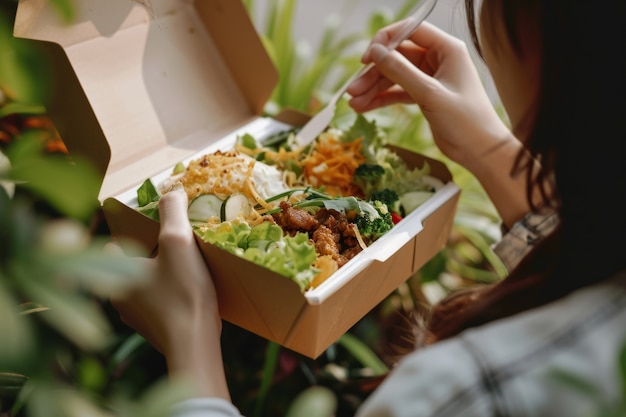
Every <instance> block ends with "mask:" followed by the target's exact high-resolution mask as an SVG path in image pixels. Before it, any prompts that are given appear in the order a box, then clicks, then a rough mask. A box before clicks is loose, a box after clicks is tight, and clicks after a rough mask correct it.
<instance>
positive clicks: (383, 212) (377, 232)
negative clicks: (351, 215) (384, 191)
mask: <svg viewBox="0 0 626 417" xmlns="http://www.w3.org/2000/svg"><path fill="white" fill-rule="evenodd" d="M359 206H360V208H361V211H360V213H359V214H358V215H357V216H356V218H355V219H354V224H356V226H357V227H358V228H359V233H361V236H363V237H365V238H367V239H368V240H370V241H374V240H376V239H378V238H379V237H380V236H382V235H383V234H385V233H386V232H388V231H389V230H391V228H392V227H393V221H392V220H391V213H390V212H389V210H388V209H387V206H386V205H385V204H384V203H381V202H380V201H374V202H370V203H366V202H363V201H361V202H359Z"/></svg>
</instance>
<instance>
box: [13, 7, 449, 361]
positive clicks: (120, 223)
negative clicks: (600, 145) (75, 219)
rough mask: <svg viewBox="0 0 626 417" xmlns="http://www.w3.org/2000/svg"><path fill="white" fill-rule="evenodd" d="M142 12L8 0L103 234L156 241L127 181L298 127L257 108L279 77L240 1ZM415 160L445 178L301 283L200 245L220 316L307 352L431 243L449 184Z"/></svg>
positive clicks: (440, 242)
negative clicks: (384, 229) (64, 13)
mask: <svg viewBox="0 0 626 417" xmlns="http://www.w3.org/2000/svg"><path fill="white" fill-rule="evenodd" d="M152 3H153V9H154V14H155V16H154V18H152V17H151V16H150V15H149V13H148V11H147V10H145V9H144V8H143V7H141V6H139V5H137V4H136V3H134V2H132V1H131V0H107V1H102V0H76V1H75V2H74V4H75V6H76V8H77V18H76V20H75V21H74V22H73V23H72V24H71V25H64V24H63V23H62V22H61V21H59V19H58V17H57V15H56V13H55V12H54V10H53V9H52V7H51V6H50V5H49V4H48V3H47V1H46V0H20V2H19V5H18V13H17V17H16V23H15V28H14V34H15V36H16V37H20V38H24V39H31V40H32V41H33V42H35V43H36V45H37V46H38V47H39V48H41V50H42V51H43V52H44V53H46V54H47V55H48V57H49V59H50V64H51V68H50V70H51V74H52V77H54V87H55V90H54V91H53V93H52V96H51V99H50V102H49V103H48V111H49V114H50V116H51V117H52V119H53V120H54V122H55V125H56V127H57V129H58V130H59V133H60V134H61V137H62V138H63V140H64V142H65V143H66V145H67V147H68V149H69V151H70V153H72V154H81V155H83V156H85V157H87V158H89V159H90V160H91V161H92V162H93V163H94V165H95V166H96V167H97V168H98V169H99V170H100V172H101V173H102V178H103V182H102V188H101V190H100V194H99V198H100V201H101V202H102V206H103V211H104V214H105V217H106V220H107V223H108V225H109V228H110V230H111V233H112V235H113V236H116V237H131V238H133V239H134V240H137V241H139V242H140V243H141V244H142V245H144V246H145V247H146V248H147V249H148V250H152V249H154V248H155V247H156V243H157V236H158V224H157V223H155V222H154V221H152V220H150V219H149V218H147V217H145V216H143V215H142V214H140V213H138V212H137V211H135V210H134V209H133V207H136V189H137V187H138V186H139V185H140V184H141V183H142V182H143V180H145V179H146V178H148V177H155V178H156V177H158V176H159V175H161V176H162V175H166V174H165V173H169V172H170V170H171V168H172V167H173V166H174V165H175V164H176V163H177V162H180V161H188V160H191V159H193V158H194V157H197V156H199V155H202V154H204V153H207V152H210V151H214V150H217V149H222V150H224V149H229V148H230V147H232V145H233V144H234V141H235V138H236V137H237V135H239V134H242V133H251V134H254V135H257V137H260V136H259V135H263V134H268V133H271V132H273V131H277V130H280V129H284V128H285V127H288V126H291V125H300V124H302V123H303V121H304V120H305V118H304V117H303V115H302V114H299V113H293V112H284V113H282V114H281V115H279V116H277V117H276V118H275V119H269V118H264V117H261V116H260V115H261V113H262V109H263V106H264V105H265V103H266V101H267V100H268V98H269V96H270V94H271V92H272V89H273V88H274V86H275V85H276V83H277V81H278V74H277V72H276V69H275V68H274V66H273V65H272V62H271V60H270V59H269V57H268V56H267V54H266V52H265V50H264V48H263V45H262V43H261V41H260V39H259V37H258V34H257V33H256V30H255V28H254V26H253V24H252V22H251V21H250V19H249V16H248V15H247V12H246V10H245V8H244V6H243V5H242V3H241V2H240V1H235V0H196V1H194V0H152ZM398 152H399V153H400V154H401V155H402V156H403V157H404V158H405V160H406V161H407V162H409V163H410V164H413V165H416V166H422V164H423V163H425V162H427V163H429V165H430V166H431V169H432V173H433V175H434V176H436V177H438V178H440V179H441V180H443V181H444V183H446V185H445V186H444V187H443V188H442V189H441V190H439V191H437V193H435V195H434V196H433V197H432V198H431V199H430V200H429V201H427V202H426V203H425V204H424V205H422V206H421V207H419V208H418V209H417V210H415V211H414V212H413V213H411V215H409V216H408V217H407V218H406V219H405V220H403V221H402V222H401V223H399V224H398V225H397V226H396V227H394V229H393V230H392V231H391V232H390V233H388V234H386V235H385V236H383V237H382V238H381V239H379V240H378V241H377V242H375V243H374V244H373V245H372V246H370V247H369V248H367V250H365V251H363V252H362V253H361V254H359V255H358V256H357V257H355V258H354V259H352V260H351V261H350V262H348V263H347V264H346V265H345V266H344V267H342V268H340V270H339V271H337V272H336V273H335V274H334V275H333V276H332V277H330V278H329V279H328V280H327V281H325V282H324V283H323V284H322V285H320V286H319V287H318V288H316V289H315V290H312V291H308V292H306V293H304V294H303V293H301V292H300V290H299V288H298V286H297V285H296V284H295V283H293V282H291V281H290V280H288V279H286V278H284V277H282V276H280V275H277V274H275V273H273V272H271V271H269V270H267V269H265V268H262V267H260V266H257V265H255V264H253V263H250V262H248V261H244V260H242V259H240V258H237V257H236V256H234V255H231V254H229V253H227V252H225V251H223V250H221V249H219V248H217V247H214V246H212V245H210V244H207V243H204V242H202V241H200V239H199V238H198V245H199V246H200V248H201V250H202V252H203V254H204V256H205V259H207V262H208V265H209V267H210V270H211V273H212V275H213V278H214V281H215V285H216V288H217V291H218V296H219V300H220V312H221V314H222V317H223V318H224V319H225V320H227V321H229V322H231V323H233V324H235V325H238V326H240V327H242V328H244V329H247V330H249V331H251V332H253V333H256V334H258V335H260V336H262V337H265V338H267V339H269V340H272V341H274V342H277V343H279V344H281V345H283V346H285V347H287V348H289V349H292V350H294V351H295V352H298V353H301V354H303V355H305V356H308V357H311V358H315V357H317V356H319V355H320V354H321V353H322V352H323V351H324V350H325V349H326V348H327V347H328V346H330V345H331V344H332V343H333V342H335V341H336V340H337V339H338V338H339V337H340V336H341V335H342V334H343V333H345V332H346V331H347V330H348V329H349V328H350V327H352V326H353V325H354V324H355V323H356V322H357V321H358V320H359V319H361V318H362V317H363V316H364V315H365V314H367V312H368V311H370V310H371V309H372V308H373V307H375V306H376V305H377V304H378V303H379V302H380V301H382V300H383V299H384V298H385V297H386V296H388V295H389V294H390V293H391V292H392V291H393V290H394V289H395V288H397V287H398V285H400V284H401V283H402V282H404V281H405V280H406V279H407V278H408V277H409V276H410V275H412V274H413V273H415V272H416V271H417V270H418V269H419V268H420V267H421V266H422V265H423V264H424V263H425V262H426V261H427V260H428V259H430V258H431V257H432V256H434V255H435V254H436V253H437V252H438V251H439V250H441V249H442V248H443V247H444V246H445V243H446V240H447V237H448V234H449V232H450V229H451V226H452V221H453V217H454V213H455V210H456V205H457V201H458V197H459V189H458V187H457V186H456V185H455V184H454V183H453V182H452V178H451V176H450V172H449V171H448V170H447V168H446V167H445V165H444V164H442V163H441V162H439V161H436V160H432V159H430V158H427V157H424V156H422V155H416V154H413V153H410V152H407V151H404V150H401V149H398Z"/></svg>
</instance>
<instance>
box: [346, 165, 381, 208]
mask: <svg viewBox="0 0 626 417" xmlns="http://www.w3.org/2000/svg"><path fill="white" fill-rule="evenodd" d="M383 175H385V168H383V167H382V165H378V164H368V163H363V164H361V165H359V166H358V167H357V168H356V170H355V171H354V176H353V181H354V183H355V184H356V185H358V186H359V187H361V190H363V196H364V197H365V198H366V199H368V200H370V199H371V198H370V195H371V193H372V192H373V191H374V190H375V189H376V188H377V185H378V183H379V182H380V179H381V178H382V177H383Z"/></svg>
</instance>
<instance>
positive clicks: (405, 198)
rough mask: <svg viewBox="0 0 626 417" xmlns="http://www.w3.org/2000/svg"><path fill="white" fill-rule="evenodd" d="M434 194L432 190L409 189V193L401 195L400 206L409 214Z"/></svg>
mask: <svg viewBox="0 0 626 417" xmlns="http://www.w3.org/2000/svg"><path fill="white" fill-rule="evenodd" d="M433 194H434V192H432V191H409V192H408V193H406V194H402V195H401V196H400V206H401V207H402V210H403V211H404V213H405V215H406V214H409V213H410V212H412V211H413V210H415V209H416V208H417V207H419V206H420V205H422V204H423V203H424V202H425V201H426V200H428V199H429V198H430V197H432V196H433Z"/></svg>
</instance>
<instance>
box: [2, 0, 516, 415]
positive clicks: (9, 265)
mask: <svg viewBox="0 0 626 417" xmlns="http://www.w3.org/2000/svg"><path fill="white" fill-rule="evenodd" d="M50 1H51V2H52V3H53V4H54V5H55V6H56V8H57V10H58V13H59V16H61V17H62V18H63V19H65V20H66V21H67V22H70V23H71V21H72V18H73V7H72V2H71V0H50ZM128 1H131V0H128ZM418 1H419V0H407V1H406V2H405V4H404V5H403V6H402V7H400V8H399V10H394V11H390V10H387V9H385V8H384V7H383V6H381V9H380V11H378V12H374V13H373V14H372V16H370V18H369V21H368V22H367V25H365V26H364V27H363V29H362V31H357V32H354V33H350V34H348V35H346V36H339V35H338V31H337V29H338V28H337V26H336V25H334V24H330V23H329V25H328V26H326V27H325V28H324V29H323V30H324V33H323V36H322V42H321V43H320V45H319V48H318V49H317V50H315V51H313V52H312V53H310V54H308V55H305V54H302V53H301V51H299V47H298V40H297V39H294V37H293V29H294V27H293V25H294V21H295V12H296V6H297V1H296V0H274V1H269V2H267V4H268V6H267V7H269V8H270V10H269V11H268V13H266V14H265V15H266V16H267V21H265V22H255V23H256V24H257V25H258V27H259V28H261V27H262V28H263V29H262V31H260V35H261V36H262V39H263V42H264V44H265V46H266V48H267V50H268V52H269V54H270V55H271V57H272V59H273V60H274V63H275V65H276V67H277V68H278V70H279V72H280V75H281V77H280V83H279V85H278V86H277V87H276V89H275V91H274V93H273V95H272V98H271V100H270V101H269V102H268V104H267V107H266V112H267V114H268V115H272V114H275V113H277V112H278V111H280V110H282V109H285V108H293V109H297V110H300V111H304V112H307V113H311V114H313V113H315V112H316V111H318V110H319V109H320V108H321V107H322V106H323V105H324V103H325V100H326V99H327V98H328V96H329V95H330V94H332V93H333V92H334V89H335V88H336V87H337V86H338V85H340V84H341V83H342V81H344V80H345V79H346V78H347V77H348V76H349V75H351V74H352V73H353V72H354V71H355V70H356V69H357V68H358V66H359V65H360V63H359V58H360V56H359V55H357V54H355V53H353V52H350V51H351V47H352V46H354V45H356V44H357V43H358V42H363V41H367V40H369V39H370V38H371V37H372V36H373V34H374V33H375V32H376V31H377V30H378V29H379V28H380V27H382V26H384V25H386V24H389V23H391V21H394V20H397V19H399V18H402V17H403V16H405V15H407V14H408V13H409V12H410V11H411V9H412V8H413V7H414V6H415V4H417V3H418ZM137 3H143V4H145V3H147V2H145V1H137ZM244 3H245V5H246V7H247V8H248V10H249V11H250V14H251V16H256V14H255V13H254V11H255V8H257V7H260V6H259V4H257V3H256V2H255V1H253V0H247V1H244ZM16 5H17V0H0V146H1V148H0V151H1V153H0V185H1V186H0V318H1V319H0V416H2V417H7V416H32V417H34V416H43V415H45V416H86V415H93V416H112V415H118V416H125V415H128V416H134V417H142V416H158V415H166V410H167V404H170V403H171V402H173V401H176V399H177V398H179V397H178V395H179V394H180V392H179V391H178V390H177V389H176V387H171V386H167V387H166V386H165V385H164V384H163V383H162V381H163V379H164V376H165V364H164V361H163V359H162V357H161V356H160V354H158V353H157V352H156V351H155V350H154V349H152V348H151V347H150V346H149V345H148V344H147V343H146V342H145V341H144V340H143V339H142V338H141V337H140V336H138V335H137V334H135V333H133V332H132V331H130V330H129V329H128V328H127V327H126V326H124V325H123V324H122V323H120V322H119V318H118V317H117V315H116V313H115V312H114V311H113V310H112V309H111V307H110V305H109V304H108V303H107V300H106V295H107V294H109V293H110V292H111V291H116V290H121V289H123V288H125V286H127V285H132V283H133V282H134V280H135V279H141V271H138V270H136V269H135V266H134V264H132V263H127V262H123V261H122V260H118V259H116V260H115V262H112V259H111V258H110V257H108V256H107V255H106V254H105V253H104V252H103V251H102V250H101V249H102V245H103V244H104V242H105V241H106V240H107V228H106V224H105V223H104V221H103V219H102V216H101V213H100V211H99V202H98V201H97V195H98V190H99V186H100V184H99V179H98V176H97V174H96V173H95V172H94V170H93V168H92V167H91V166H89V164H88V163H86V162H84V161H81V160H80V159H79V158H77V157H75V156H70V155H68V154H67V151H66V149H65V147H64V145H63V141H62V138H60V137H59V135H58V133H57V132H56V130H55V128H54V124H53V122H52V121H51V120H50V119H49V118H48V117H47V115H46V111H45V106H44V103H45V102H46V94H47V91H48V89H49V87H50V85H51V83H54V80H51V79H48V74H47V72H46V62H45V59H44V58H43V56H42V55H40V54H39V53H38V51H37V49H36V48H34V47H33V45H32V44H30V43H29V42H27V41H23V40H19V39H14V38H13V37H12V25H13V17H14V13H15V8H16ZM354 116H355V115H354V114H353V113H352V112H351V110H350V109H349V108H348V106H347V105H346V103H345V102H342V103H340V105H339V107H338V110H337V114H336V118H335V120H334V121H333V124H335V125H336V126H338V127H342V126H346V125H348V124H349V123H351V121H352V118H353V117H354ZM368 117H369V118H375V119H376V120H377V123H378V125H379V126H380V127H381V128H382V129H384V131H385V132H386V133H387V135H388V138H389V141H390V142H391V143H393V144H396V145H399V146H402V147H405V148H409V149H411V150H414V151H416V152H420V153H423V154H426V155H428V156H432V157H435V158H437V159H440V160H443V161H444V162H446V163H447V165H448V166H449V168H450V169H451V171H452V172H453V176H454V179H455V182H456V183H457V184H458V185H459V186H460V188H461V189H462V190H463V191H462V195H461V200H460V203H459V207H458V212H457V215H456V217H455V221H454V227H453V231H452V233H451V235H450V238H449V241H448V245H447V246H446V248H445V249H444V250H442V251H441V252H440V253H439V254H438V255H437V256H436V257H435V258H433V259H432V260H431V261H430V262H429V263H428V264H427V265H425V266H424V267H423V268H422V269H421V270H420V271H419V273H418V274H416V275H415V276H412V277H410V278H409V279H408V280H407V281H406V283H405V284H403V285H402V286H400V287H399V288H398V289H397V290H396V291H395V292H394V293H392V294H390V295H389V297H387V298H386V299H385V300H384V301H383V302H382V303H381V304H380V305H378V306H377V307H376V308H375V309H374V310H372V311H371V312H370V313H369V314H368V315H366V316H365V317H364V318H363V319H362V320H361V321H359V323H357V324H356V325H355V326H354V328H352V329H351V330H350V331H349V332H348V333H347V334H346V335H345V336H343V337H342V338H341V339H340V340H339V341H338V342H337V343H335V344H334V345H332V346H331V347H330V348H329V349H328V350H327V351H326V352H324V353H323V354H322V355H321V356H320V357H319V358H317V359H316V360H311V359H308V358H305V357H302V356H300V355H298V354H295V353H293V352H291V351H289V350H287V349H283V348H281V347H279V346H278V345H276V344H274V343H271V342H268V341H266V340H264V339H261V338H259V337H257V336H255V335H253V334H250V333H248V332H246V331H244V330H241V329H239V328H237V327H235V326H232V325H229V324H228V323H225V327H224V333H223V344H224V355H225V358H224V360H225V364H226V370H227V373H228V379H229V383H230V387H231V391H232V397H233V401H234V403H235V404H236V405H237V406H238V407H239V409H240V410H241V412H242V413H243V414H244V415H247V416H250V417H256V416H269V415H271V416H283V415H285V416H302V415H310V416H312V417H315V416H320V417H321V416H330V415H336V416H350V415H353V414H354V411H355V409H356V408H357V407H358V406H359V404H360V403H361V402H362V401H363V400H364V399H365V398H366V397H367V395H368V394H369V393H370V392H371V390H372V389H373V388H374V387H375V386H376V384H377V383H378V382H379V380H380V379H381V378H383V377H384V375H385V373H386V372H387V371H388V369H389V367H390V366H391V365H392V363H393V361H394V360H395V358H396V356H397V355H399V354H402V353H404V352H407V351H409V350H410V349H411V345H410V341H408V340H407V339H406V338H405V336H406V334H407V324H408V323H409V321H408V320H407V317H408V316H409V315H410V313H411V312H413V311H415V310H419V309H421V308H424V306H427V305H428V304H430V303H433V302H436V301H437V300H438V299H439V298H441V297H442V296H444V295H445V294H447V293H448V292H449V291H451V290H453V289H456V288H461V287H464V286H467V285H476V284H480V283H486V282H493V281H495V280H498V279H501V278H502V277H503V276H504V274H505V271H504V269H503V267H502V265H501V264H500V263H499V261H498V260H497V258H495V257H494V255H493V253H492V251H491V245H492V244H493V243H494V242H495V241H496V240H497V239H498V238H499V233H500V231H499V218H498V216H497V213H496V212H495V210H494V208H493V207H492V206H491V204H490V202H489V201H488V199H487V198H486V196H485V193H484V191H483V190H482V188H481V187H480V185H479V184H478V183H477V182H476V180H475V179H474V178H473V177H472V176H471V175H470V174H469V173H468V172H466V171H464V170H463V169H462V168H461V167H459V166H456V165H455V164H454V163H452V162H450V161H446V159H445V157H443V155H441V154H440V153H439V152H438V151H437V149H436V147H435V146H434V145H433V143H432V140H431V138H430V136H429V130H428V126H427V123H426V122H425V120H424V118H423V117H422V116H421V114H420V112H419V109H417V108H416V107H415V106H400V105H398V106H392V107H389V108H386V109H383V110H379V111H376V112H372V113H371V114H368ZM120 277H126V278H127V279H126V280H120V279H119V278H120ZM311 404H315V407H314V408H316V409H317V410H318V411H316V413H317V414H313V412H312V411H307V410H310V409H311V408H310V407H311Z"/></svg>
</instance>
